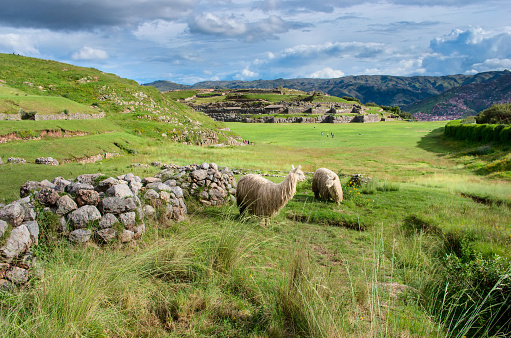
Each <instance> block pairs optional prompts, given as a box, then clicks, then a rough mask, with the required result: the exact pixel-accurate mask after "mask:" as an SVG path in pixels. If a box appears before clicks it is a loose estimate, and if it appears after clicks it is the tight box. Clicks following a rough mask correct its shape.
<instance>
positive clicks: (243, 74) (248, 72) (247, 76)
mask: <svg viewBox="0 0 511 338" xmlns="http://www.w3.org/2000/svg"><path fill="white" fill-rule="evenodd" d="M256 76H259V74H258V73H256V72H253V71H251V70H249V69H248V67H246V68H245V69H243V71H242V72H241V74H236V75H235V76H234V78H235V79H237V80H248V79H253V78H255V77H256Z"/></svg>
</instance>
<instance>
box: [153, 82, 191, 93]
mask: <svg viewBox="0 0 511 338" xmlns="http://www.w3.org/2000/svg"><path fill="white" fill-rule="evenodd" d="M144 86H152V87H156V88H158V90H159V91H160V92H168V91H170V90H183V89H188V88H190V86H188V85H183V84H179V83H175V82H171V81H163V80H159V81H154V82H151V83H145V84H144Z"/></svg>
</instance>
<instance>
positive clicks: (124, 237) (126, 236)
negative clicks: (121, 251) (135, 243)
mask: <svg viewBox="0 0 511 338" xmlns="http://www.w3.org/2000/svg"><path fill="white" fill-rule="evenodd" d="M133 237H135V233H134V232H133V231H131V230H127V229H124V230H123V231H122V234H121V243H128V242H130V241H131V240H132V239H133Z"/></svg>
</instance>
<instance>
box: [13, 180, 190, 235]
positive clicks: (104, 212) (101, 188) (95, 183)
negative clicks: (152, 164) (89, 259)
mask: <svg viewBox="0 0 511 338" xmlns="http://www.w3.org/2000/svg"><path fill="white" fill-rule="evenodd" d="M102 178H104V175H102V174H85V175H80V176H78V177H77V178H76V180H66V179H64V178H62V177H56V178H54V179H53V180H52V181H51V182H49V181H47V180H44V181H41V182H35V181H28V182H26V183H25V184H23V186H22V187H21V188H20V195H21V196H28V195H29V194H30V192H35V196H36V198H37V199H38V201H39V202H40V203H41V204H42V205H43V206H44V207H45V208H46V211H52V212H54V213H55V214H57V215H58V216H59V217H60V226H59V228H58V230H59V231H60V232H61V233H62V234H63V235H65V236H67V237H68V239H69V240H70V241H71V242H75V243H84V242H87V241H89V240H91V239H93V240H95V241H97V242H99V243H108V242H111V241H113V240H114V239H115V238H119V239H120V241H121V242H122V243H127V242H130V241H131V240H132V239H137V238H139V237H140V236H142V234H143V232H144V230H145V223H144V216H147V215H146V214H145V213H144V206H143V204H142V202H141V200H140V198H139V195H142V193H143V192H141V189H144V188H143V184H142V179H141V178H140V177H138V176H135V175H133V174H131V173H130V174H126V175H120V176H117V177H116V178H114V177H109V178H106V179H102ZM144 190H145V189H144ZM165 204H171V206H169V208H172V209H176V211H175V214H177V213H180V214H181V216H180V217H174V218H172V219H178V220H183V219H184V215H186V206H185V204H184V201H183V196H182V193H181V194H180V196H179V197H176V198H174V199H170V198H168V199H167V200H166V201H165ZM149 211H150V210H149ZM170 216H173V215H170Z"/></svg>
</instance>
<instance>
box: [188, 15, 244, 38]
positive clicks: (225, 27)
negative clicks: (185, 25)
mask: <svg viewBox="0 0 511 338" xmlns="http://www.w3.org/2000/svg"><path fill="white" fill-rule="evenodd" d="M189 27H190V31H192V32H194V33H204V34H217V35H225V36H237V35H241V34H244V33H245V32H246V31H247V27H246V25H245V23H243V22H242V21H241V20H239V19H237V18H235V17H233V16H228V17H220V16H217V15H215V14H213V13H205V14H201V15H196V16H194V17H193V18H192V21H191V22H190V24H189Z"/></svg>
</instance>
